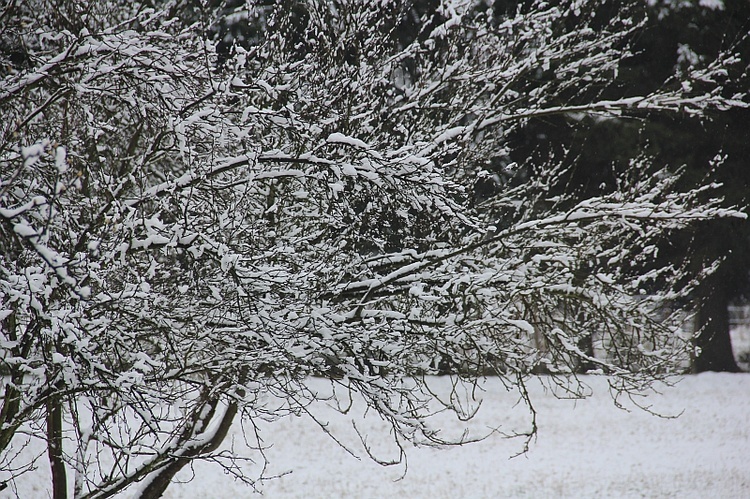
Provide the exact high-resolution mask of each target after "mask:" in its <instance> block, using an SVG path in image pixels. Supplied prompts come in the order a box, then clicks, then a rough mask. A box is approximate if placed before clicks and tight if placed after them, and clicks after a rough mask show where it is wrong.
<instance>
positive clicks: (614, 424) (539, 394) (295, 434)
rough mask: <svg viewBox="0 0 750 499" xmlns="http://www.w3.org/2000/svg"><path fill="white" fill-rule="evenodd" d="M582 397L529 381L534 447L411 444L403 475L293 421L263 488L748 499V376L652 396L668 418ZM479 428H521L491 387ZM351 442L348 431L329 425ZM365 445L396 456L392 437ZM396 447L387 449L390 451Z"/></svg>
mask: <svg viewBox="0 0 750 499" xmlns="http://www.w3.org/2000/svg"><path fill="white" fill-rule="evenodd" d="M586 382H587V383H588V384H589V385H590V386H591V387H592V389H593V391H594V395H593V397H591V398H589V399H586V400H579V401H572V400H558V399H556V398H555V397H554V396H552V394H551V393H549V392H548V391H545V390H544V389H543V388H542V386H541V385H540V384H534V386H533V387H532V388H531V392H532V393H531V395H532V397H533V399H534V400H535V401H536V409H537V411H538V413H539V435H538V439H537V440H536V442H534V443H532V446H531V450H530V451H529V452H528V453H527V454H526V455H523V456H520V457H516V458H514V459H509V456H510V455H512V454H514V453H515V452H517V451H518V450H519V449H520V446H521V442H518V441H508V440H505V439H502V438H499V437H498V438H490V439H488V440H485V441H483V442H480V443H477V444H472V445H469V446H464V447H457V448H451V449H447V450H436V449H431V448H409V449H407V452H408V454H407V456H408V472H407V474H406V476H405V477H404V478H403V479H402V480H398V479H399V478H400V477H401V476H402V474H403V467H388V468H383V467H380V466H378V465H376V464H374V463H372V462H371V461H369V460H367V458H363V459H362V460H361V461H358V460H356V459H354V458H353V457H351V456H350V455H349V454H347V453H346V452H344V451H343V450H342V449H341V448H339V447H338V446H336V445H335V444H334V443H333V442H332V441H331V440H330V439H328V438H327V437H325V436H324V435H323V434H322V432H321V431H320V430H319V429H317V428H316V427H315V426H314V425H312V424H311V423H310V422H309V421H307V420H304V419H301V418H296V419H288V420H285V421H282V422H280V423H276V424H274V425H271V426H269V427H267V428H265V429H264V430H263V433H264V438H265V439H266V440H267V442H268V443H273V447H272V448H271V449H269V450H268V452H267V457H268V459H269V461H270V463H269V467H270V469H269V471H270V472H271V473H274V472H275V473H282V472H285V471H292V473H290V474H288V475H286V476H283V477H281V478H279V479H276V480H272V481H269V482H267V483H264V484H263V485H262V486H261V490H262V491H263V492H264V495H265V496H267V497H272V498H291V497H299V498H318V497H319V498H332V497H347V498H348V497H357V498H380V497H410V498H420V497H424V498H430V499H438V498H472V497H476V498H482V497H487V498H496V497H528V498H544V497H550V498H551V497H555V498H557V497H577V498H580V497H584V498H586V497H591V498H594V497H596V498H602V497H649V498H656V497H680V498H708V497H711V498H727V499H730V498H743V497H744V498H750V374H736V375H732V374H701V375H698V376H689V377H686V378H685V379H684V380H683V381H682V382H681V383H680V384H679V385H677V386H676V387H674V388H670V389H667V390H665V391H664V392H663V393H662V394H661V395H657V396H653V397H650V398H649V404H651V405H653V409H654V410H655V411H659V412H660V413H662V414H664V415H677V414H680V413H682V414H681V415H680V417H678V418H676V419H663V418H658V417H655V416H653V415H650V414H648V413H646V412H643V411H640V410H634V411H631V412H626V411H624V410H621V409H617V408H616V407H614V405H613V404H612V401H611V398H610V397H609V395H608V393H607V389H606V383H604V380H602V379H599V378H594V379H586ZM491 388H492V387H491V386H490V391H489V392H488V393H487V395H486V397H485V402H484V404H483V406H482V410H481V411H480V415H479V416H478V418H477V420H476V421H475V422H474V425H479V426H482V425H490V424H495V425H497V424H504V426H503V427H502V428H501V430H502V429H503V428H506V426H505V425H510V426H511V427H512V426H513V425H514V424H516V425H522V424H523V423H522V421H523V418H522V416H523V414H521V413H520V412H521V411H514V410H513V409H512V404H513V402H514V401H515V397H513V396H511V395H509V394H507V393H505V392H504V391H503V390H492V389H491ZM331 425H332V429H333V431H334V432H335V433H337V434H339V435H343V437H342V438H344V439H346V437H347V436H348V437H350V438H349V440H347V442H351V443H355V440H354V438H353V435H352V434H353V432H352V431H351V428H352V427H351V423H350V422H349V421H346V420H343V419H331ZM368 441H369V442H371V443H373V444H374V446H375V447H378V448H379V449H381V451H382V455H381V456H380V457H383V458H387V457H394V456H395V455H396V452H395V450H394V449H393V448H392V447H389V446H387V445H385V442H387V441H388V436H387V435H385V434H380V435H378V434H370V435H369V439H368ZM389 451H390V452H389ZM195 473H196V477H195V479H194V480H193V481H191V482H190V483H187V484H175V485H173V486H171V487H170V489H169V490H168V492H167V497H169V498H172V499H178V498H238V497H246V496H248V495H250V492H249V490H247V489H246V488H244V487H243V486H241V485H240V484H238V483H235V482H234V481H233V480H232V479H231V478H229V477H227V476H225V475H223V474H222V473H221V472H220V471H218V470H217V469H215V467H212V466H210V465H206V466H196V467H195Z"/></svg>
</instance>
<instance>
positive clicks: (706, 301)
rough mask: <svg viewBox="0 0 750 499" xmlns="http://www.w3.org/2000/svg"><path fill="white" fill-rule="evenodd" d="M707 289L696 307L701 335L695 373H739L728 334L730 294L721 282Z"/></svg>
mask: <svg viewBox="0 0 750 499" xmlns="http://www.w3.org/2000/svg"><path fill="white" fill-rule="evenodd" d="M706 288H707V292H706V293H705V296H703V298H702V299H701V300H700V304H699V307H700V308H699V309H698V327H699V331H700V335H699V336H698V337H697V338H696V346H697V347H699V348H700V352H699V353H698V356H697V358H696V359H695V372H699V373H700V372H705V371H719V372H732V373H736V372H740V368H739V367H738V366H737V362H736V361H735V360H734V353H733V352H732V340H731V337H730V336H729V293H728V291H727V289H726V287H725V286H722V285H721V284H716V285H714V286H706Z"/></svg>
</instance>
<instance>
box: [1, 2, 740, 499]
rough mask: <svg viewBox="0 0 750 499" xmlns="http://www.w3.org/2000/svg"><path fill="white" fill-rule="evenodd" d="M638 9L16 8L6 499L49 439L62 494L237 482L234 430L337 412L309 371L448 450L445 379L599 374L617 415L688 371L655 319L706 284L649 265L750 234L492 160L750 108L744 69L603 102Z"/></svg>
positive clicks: (688, 200) (672, 333)
mask: <svg viewBox="0 0 750 499" xmlns="http://www.w3.org/2000/svg"><path fill="white" fill-rule="evenodd" d="M639 12H640V11H639V9H638V8H637V4H636V5H633V6H630V7H627V6H626V7H623V8H622V9H620V10H618V11H617V12H613V11H612V6H611V5H608V4H607V2H597V1H590V2H581V1H562V2H553V3H547V2H534V3H533V4H531V5H530V7H528V8H523V9H521V8H519V9H517V10H513V11H510V12H508V13H504V14H502V15H500V14H498V13H497V12H496V11H495V10H492V9H489V8H488V4H485V3H483V2H473V1H445V2H439V3H436V5H434V6H432V7H429V6H428V7H425V6H422V7H421V8H417V7H414V6H412V5H411V4H410V3H408V2H398V1H388V0H386V1H382V2H369V1H364V0H363V1H351V2H318V1H308V2H296V1H294V2H292V1H284V2H278V3H272V4H270V5H268V6H262V5H255V4H254V3H248V4H247V5H245V4H241V5H235V4H234V3H233V2H228V3H227V5H218V6H215V7H210V8H209V7H205V8H202V9H197V8H192V4H191V3H189V2H167V3H166V4H160V3H158V2H157V3H155V2H116V1H110V2H90V3H87V2H77V3H61V4H60V5H58V6H56V8H52V6H51V5H50V4H49V3H47V2H41V1H39V2H37V1H21V2H11V3H8V4H7V5H6V6H5V7H4V8H3V10H2V12H1V13H0V19H2V21H3V22H2V23H1V26H2V27H0V39H2V40H3V42H2V46H0V49H2V50H0V53H1V54H2V57H3V67H2V73H0V77H1V78H2V82H1V83H0V116H2V120H1V122H2V129H1V130H0V172H1V174H2V177H1V181H0V182H1V183H0V319H1V320H2V329H1V330H0V333H1V335H2V336H1V337H0V341H1V342H2V350H1V351H0V352H2V353H0V366H1V368H2V372H3V374H4V378H3V382H2V392H0V397H1V399H2V406H1V407H0V422H1V424H2V426H1V427H0V469H2V470H5V471H2V472H0V480H2V481H9V482H8V484H9V485H10V486H11V487H13V483H14V482H13V480H15V479H18V477H19V476H21V475H23V474H24V473H30V472H32V471H33V470H34V469H35V467H36V466H38V463H37V461H38V460H39V458H40V456H38V455H35V456H32V458H30V459H26V457H25V456H26V454H24V452H23V450H24V448H25V446H26V445H27V443H28V442H29V441H35V440H37V439H38V440H42V441H44V442H45V446H46V453H47V458H48V461H49V463H50V465H51V467H52V478H53V483H52V490H53V495H54V497H65V496H66V494H68V489H69V488H70V490H72V492H73V495H74V496H75V497H86V498H94V497H96V498H103V497H109V496H112V495H114V494H116V493H118V492H120V491H122V490H124V489H125V488H127V487H130V486H131V485H133V484H134V483H136V482H140V484H139V486H140V487H141V489H140V490H141V497H158V496H159V495H161V494H162V493H163V491H164V489H165V488H166V487H167V485H168V484H169V481H170V480H171V479H172V477H173V476H174V474H175V473H176V472H177V471H178V470H179V469H180V468H182V467H183V466H184V465H185V464H187V463H189V462H190V461H191V460H193V459H199V458H201V459H212V460H214V461H216V462H218V463H220V464H222V465H224V466H225V467H226V469H227V470H229V471H230V472H232V473H237V474H239V475H240V476H242V477H243V479H246V480H247V481H248V482H249V483H252V479H253V477H248V476H244V475H241V467H239V466H237V464H236V462H237V459H239V457H238V456H236V455H234V454H227V453H224V452H222V451H220V450H219V444H220V442H221V440H222V438H223V436H224V435H225V434H226V431H227V429H228V427H229V425H230V424H231V423H232V422H233V420H234V419H235V418H237V417H241V418H244V420H245V421H248V422H250V424H251V425H252V421H254V420H257V419H258V418H263V419H275V418H280V417H284V416H287V415H289V414H309V407H310V406H311V404H315V403H318V402H325V401H320V400H318V398H319V397H318V395H317V394H316V393H313V392H311V391H310V390H308V389H307V387H306V385H305V379H306V378H307V377H309V376H322V377H325V378H328V379H330V381H331V383H332V384H335V385H337V386H343V387H345V388H346V389H348V390H351V391H352V392H354V393H357V394H358V395H359V396H361V397H363V399H364V400H365V401H366V403H367V405H368V407H369V408H370V410H371V411H372V412H373V414H376V415H378V416H379V417H381V418H383V419H384V420H386V421H388V422H389V423H390V424H391V425H392V427H393V430H394V433H393V434H394V442H395V444H397V445H399V446H402V445H404V443H405V442H410V441H411V442H421V443H429V444H435V445H447V444H451V443H464V441H463V440H461V441H458V442H449V441H445V440H444V439H443V438H442V436H441V434H440V432H439V428H434V427H432V426H431V425H430V415H432V414H434V413H435V411H436V410H440V409H441V408H442V410H451V411H454V412H455V413H456V416H457V417H461V418H468V417H470V416H471V413H470V412H468V413H467V412H466V411H465V410H464V409H462V406H461V405H460V404H458V403H455V401H454V400H443V399H441V398H437V397H435V394H434V393H432V392H431V391H430V387H429V380H430V378H429V375H431V374H436V373H439V372H450V373H452V374H453V375H455V376H457V382H462V383H469V384H471V383H474V382H476V380H477V379H478V378H479V377H481V376H484V375H486V374H488V373H492V374H494V375H495V377H496V378H495V379H497V381H498V382H501V383H504V384H506V385H507V386H508V387H509V389H514V390H517V391H518V393H519V397H520V398H521V400H523V401H524V402H526V403H528V404H529V406H530V408H531V401H530V400H529V399H528V394H527V391H526V390H525V380H526V379H527V378H528V376H530V375H531V373H533V372H535V371H538V370H539V369H540V368H543V369H544V370H545V371H546V372H549V373H551V374H552V375H553V376H556V377H559V378H566V377H567V376H570V375H571V374H572V373H574V372H576V371H578V370H579V367H580V366H581V365H582V364H585V365H586V366H589V367H587V369H588V370H589V371H590V372H591V373H593V374H602V375H607V376H609V380H610V383H611V384H612V386H613V388H614V390H615V392H626V393H627V392H630V391H638V390H643V389H646V388H648V386H649V385H650V384H651V383H653V382H655V381H657V380H660V379H664V378H665V377H667V376H669V375H670V374H673V373H675V372H680V370H681V369H683V368H684V363H685V359H686V358H689V356H690V355H691V354H692V348H693V347H692V343H691V338H690V337H689V336H686V335H685V334H684V333H683V332H682V330H681V329H680V323H681V320H682V319H683V314H682V312H681V311H680V310H677V309H675V308H674V307H671V304H672V303H674V302H675V300H678V299H679V298H680V297H682V296H686V295H687V294H688V293H690V291H691V289H692V288H693V287H694V286H695V284H696V283H697V282H699V281H700V279H701V278H702V277H704V276H705V275H706V273H707V272H710V271H711V269H712V268H713V262H710V261H709V262H705V268H703V269H700V270H697V271H696V270H694V269H692V268H690V266H689V262H687V261H685V260H683V261H672V262H663V263H661V264H660V265H658V266H654V265H651V266H650V267H649V270H648V272H643V271H642V268H643V266H642V265H640V264H641V263H642V262H651V261H652V260H653V259H654V258H653V256H654V253H655V251H656V249H657V248H658V247H659V244H660V242H661V241H663V239H664V238H665V237H667V236H668V235H669V234H670V233H672V232H673V231H676V230H681V229H684V228H685V227H686V226H688V225H690V224H692V223H695V222H697V221H701V220H707V219H713V218H718V217H729V218H733V217H741V216H744V215H742V214H741V213H740V212H738V211H737V210H735V209H733V208H732V207H731V206H726V205H725V204H722V202H721V200H720V199H717V198H714V197H712V196H711V195H707V193H710V192H711V191H712V186H711V185H706V186H699V187H697V188H682V186H681V184H680V183H679V176H678V175H677V174H676V173H675V172H673V171H670V170H669V169H666V168H661V167H660V165H658V164H654V162H653V161H652V159H651V158H649V157H647V156H645V155H639V156H634V158H633V159H632V160H630V161H629V163H628V169H627V171H626V173H625V174H623V175H620V176H618V178H617V181H616V185H615V186H614V188H613V189H609V190H607V191H605V192H601V193H596V194H592V195H587V196H580V193H578V192H571V191H565V190H562V191H558V190H556V189H555V190H553V189H552V187H553V186H557V185H560V184H561V182H562V180H563V179H565V178H566V176H567V175H568V174H569V169H570V166H569V163H568V162H567V161H566V160H565V159H566V154H567V153H568V150H567V149H566V148H565V147H563V148H562V149H561V150H560V151H559V152H554V151H552V152H550V154H548V155H547V156H540V155H534V154H528V155H526V156H525V159H522V160H521V161H519V160H518V159H516V158H515V157H514V151H515V149H514V148H515V147H516V145H515V144H514V142H513V141H511V140H509V139H510V138H511V137H513V136H514V133H516V132H518V131H519V130H521V129H523V128H524V127H526V126H527V125H528V124H529V122H530V121H531V120H538V119H547V118H549V119H552V118H554V117H558V116H565V117H567V118H572V119H571V120H570V122H571V126H576V125H575V123H576V122H577V120H579V119H580V118H582V117H593V118H595V119H608V118H612V117H619V116H623V115H624V114H630V113H641V114H642V115H643V116H644V117H645V118H644V119H650V117H651V116H652V115H654V114H658V113H671V112H679V113H688V114H691V115H698V116H703V115H705V114H707V113H708V112H709V111H711V112H725V111H727V110H730V109H734V108H746V107H747V104H746V101H745V96H744V94H742V93H740V92H739V91H737V90H736V89H732V87H731V85H726V82H725V75H726V74H727V71H728V69H727V68H730V67H733V66H734V65H738V64H742V63H743V62H742V61H741V60H740V59H738V58H737V57H736V56H735V53H734V52H733V51H732V50H731V48H729V49H727V50H726V51H722V52H720V53H719V54H718V55H717V57H715V58H714V59H711V60H707V61H705V62H704V63H701V64H697V65H695V66H693V67H691V68H690V69H689V70H685V71H681V72H678V73H677V74H675V76H674V77H673V78H672V79H671V80H669V82H668V84H666V85H664V86H662V87H660V88H657V89H655V90H649V91H647V92H644V93H642V94H637V95H626V96H620V97H616V98H609V97H607V96H605V95H602V92H601V89H603V88H605V87H606V85H607V82H609V81H610V80H611V79H612V78H613V76H614V75H616V74H617V73H618V71H619V70H620V66H621V65H622V63H623V61H627V60H628V59H629V57H631V53H630V51H629V47H630V46H631V42H632V40H633V38H634V37H635V36H636V35H637V34H638V33H639V30H640V29H641V27H642V25H643V19H642V16H641V15H640V13H639ZM605 14H606V15H605ZM230 21H231V22H230ZM222 23H223V24H222ZM237 23H239V24H244V25H246V26H247V28H245V31H243V32H242V33H244V35H242V37H243V39H242V40H240V39H239V38H240V37H239V36H237V35H233V36H227V30H228V29H229V27H231V26H235V25H236V24H237ZM222 26H224V27H222ZM251 35H252V36H251ZM579 121H580V120H579ZM712 161H714V162H717V163H718V162H720V161H721V158H714V159H712ZM592 338H594V339H595V340H596V346H597V349H598V353H597V354H596V355H593V352H592V351H587V350H586V349H582V348H581V344H582V342H585V340H591V339H592ZM589 343H591V342H589ZM571 390H572V391H573V393H574V394H576V395H580V393H579V392H578V391H577V390H576V389H575V387H574V388H571ZM441 404H442V407H441V408H439V407H437V406H438V405H441ZM344 410H346V408H345V407H342V411H344ZM532 413H533V411H532ZM531 423H532V424H531V429H530V430H528V432H526V433H528V434H529V435H530V434H533V432H534V431H535V426H534V424H533V418H532V420H531ZM321 427H322V429H323V430H325V425H324V424H323V422H321ZM334 437H335V436H334ZM258 448H262V445H260V441H258ZM248 452H250V450H248ZM261 454H262V453H261ZM68 475H71V477H72V479H71V480H69V479H68ZM68 484H70V485H68Z"/></svg>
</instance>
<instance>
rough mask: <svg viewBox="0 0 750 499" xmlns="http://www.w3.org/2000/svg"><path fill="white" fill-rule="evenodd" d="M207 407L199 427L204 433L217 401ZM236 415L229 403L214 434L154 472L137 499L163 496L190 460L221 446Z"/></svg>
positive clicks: (233, 406)
mask: <svg viewBox="0 0 750 499" xmlns="http://www.w3.org/2000/svg"><path fill="white" fill-rule="evenodd" d="M208 404H209V405H211V409H210V411H209V415H208V416H207V417H206V419H205V420H202V421H201V422H200V425H201V426H202V430H203V431H205V430H206V428H207V427H208V424H209V422H210V420H211V418H212V417H213V414H214V413H215V410H216V407H217V405H218V401H216V400H214V401H210V402H208ZM236 414H237V403H236V402H230V403H229V406H228V407H227V410H226V412H225V413H224V414H223V415H222V417H221V421H220V422H219V427H218V428H217V430H216V432H215V433H214V434H213V435H212V436H211V438H209V439H208V440H207V441H205V442H202V443H201V444H200V445H197V446H195V447H192V448H188V449H184V451H183V452H182V454H181V455H180V456H179V457H175V458H173V459H172V460H171V462H170V463H169V464H167V465H166V466H164V467H163V468H161V469H160V470H158V471H156V472H155V473H154V477H153V478H151V479H150V481H149V484H148V485H147V486H146V487H145V488H144V489H143V491H142V492H141V495H140V496H139V499H158V498H160V497H161V496H162V495H163V494H164V491H166V490H167V487H168V486H169V484H170V483H172V479H173V478H174V476H175V475H176V474H177V473H178V472H179V471H180V470H181V469H182V468H184V467H185V465H187V464H188V463H190V461H191V460H193V459H195V458H197V457H200V456H202V455H205V454H207V453H209V452H213V451H214V450H216V449H217V448H218V447H219V445H221V442H222V441H223V440H224V438H225V437H226V436H227V433H228V432H229V428H230V426H232V422H233V421H234V417H235V415H236Z"/></svg>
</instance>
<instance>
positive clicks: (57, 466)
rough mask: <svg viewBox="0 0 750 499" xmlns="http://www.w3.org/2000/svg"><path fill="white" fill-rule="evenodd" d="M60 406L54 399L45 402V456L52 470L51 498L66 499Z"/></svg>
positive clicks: (66, 482)
mask: <svg viewBox="0 0 750 499" xmlns="http://www.w3.org/2000/svg"><path fill="white" fill-rule="evenodd" d="M62 413H63V411H62V405H61V404H60V401H59V400H58V399H57V398H56V397H52V398H51V399H50V400H49V401H48V402H47V455H48V457H49V464H50V468H51V469H52V497H53V499H66V498H67V497H68V480H67V477H66V476H65V460H64V459H63V438H62V437H63V435H62Z"/></svg>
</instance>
